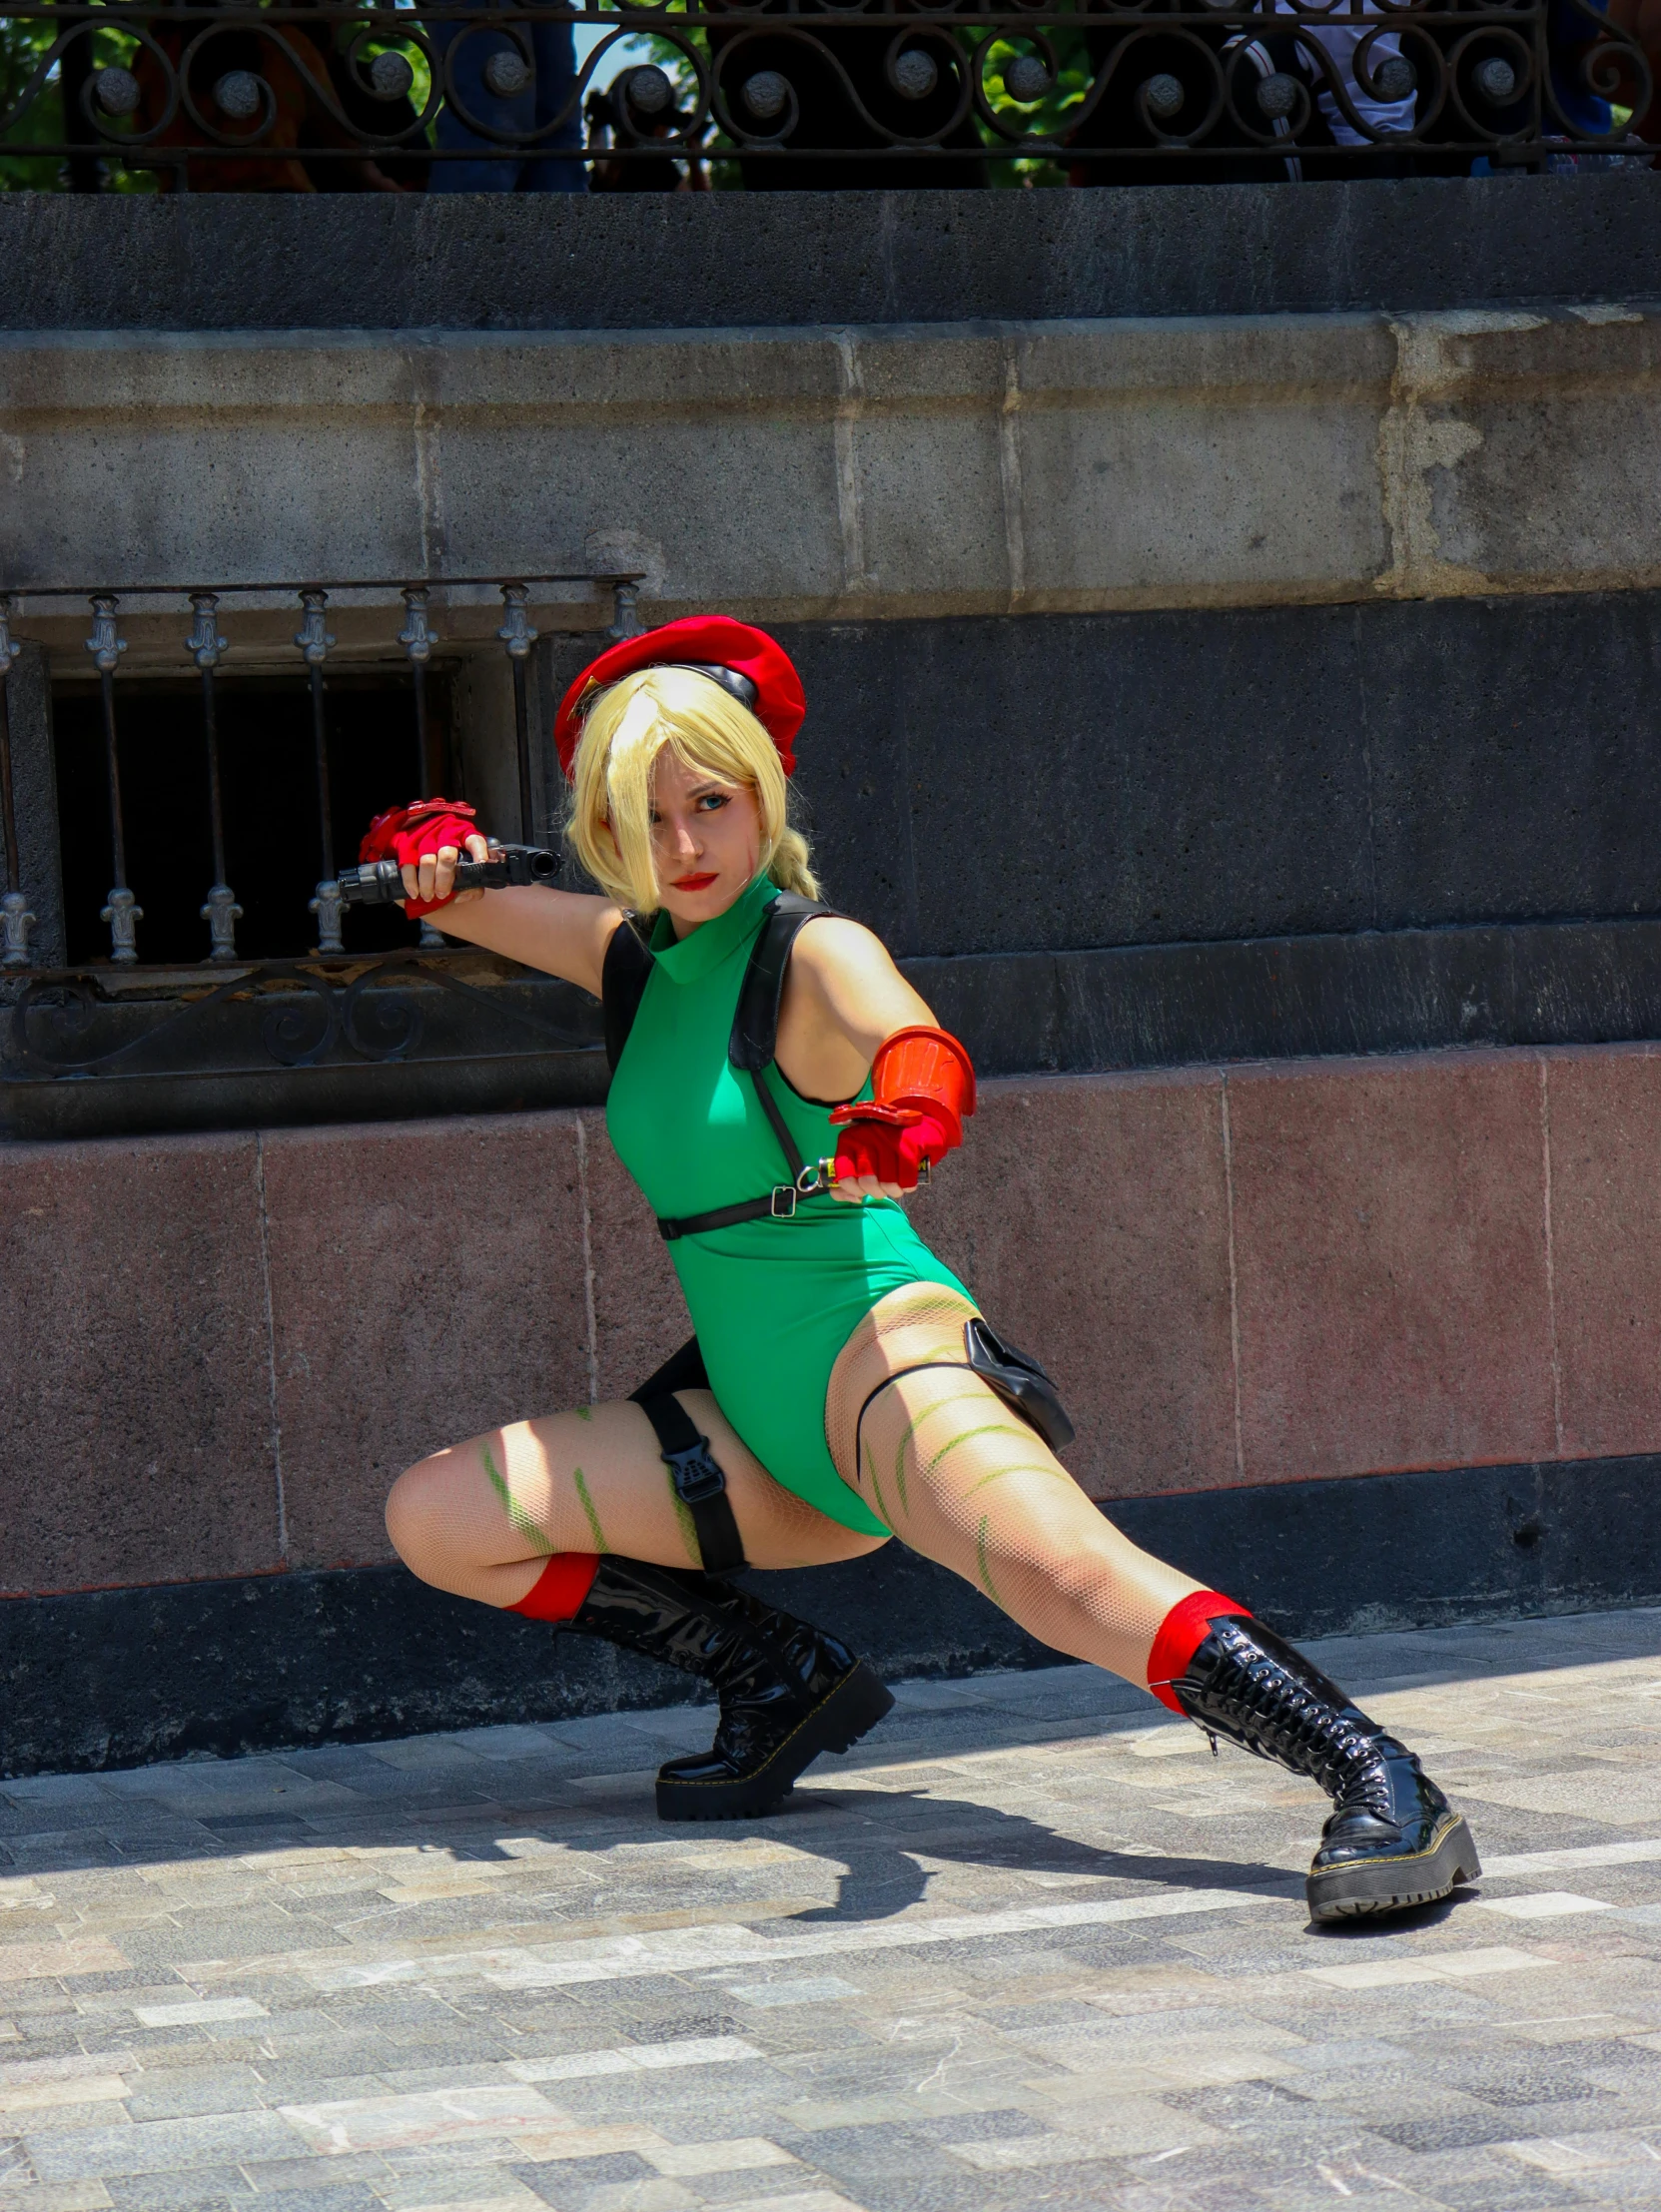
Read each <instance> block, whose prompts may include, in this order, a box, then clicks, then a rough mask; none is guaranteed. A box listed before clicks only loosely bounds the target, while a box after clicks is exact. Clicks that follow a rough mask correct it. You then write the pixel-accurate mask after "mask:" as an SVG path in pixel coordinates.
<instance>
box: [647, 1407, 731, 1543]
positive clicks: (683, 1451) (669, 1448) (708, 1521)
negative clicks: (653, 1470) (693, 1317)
mask: <svg viewBox="0 0 1661 2212" xmlns="http://www.w3.org/2000/svg"><path fill="white" fill-rule="evenodd" d="M634 1403H635V1404H636V1405H637V1406H638V1407H639V1408H640V1410H641V1412H642V1413H644V1415H645V1416H646V1419H647V1420H648V1421H649V1422H650V1423H651V1425H652V1427H653V1429H654V1430H655V1431H656V1432H657V1441H658V1445H659V1447H660V1449H661V1452H662V1457H663V1464H664V1466H665V1467H667V1468H668V1470H669V1481H670V1484H671V1486H672V1487H673V1490H674V1493H675V1496H676V1497H677V1498H678V1499H679V1500H680V1502H681V1504H682V1505H683V1506H685V1508H686V1510H687V1512H688V1513H689V1514H690V1515H691V1517H692V1530H693V1533H694V1535H695V1536H696V1537H697V1539H698V1551H699V1554H700V1556H701V1557H702V1560H703V1571H704V1573H705V1574H706V1575H735V1574H737V1573H738V1571H739V1569H740V1568H741V1567H742V1566H743V1565H744V1540H743V1538H742V1537H741V1536H740V1535H739V1533H738V1523H737V1522H736V1521H735V1520H734V1519H733V1514H732V1505H731V1502H730V1500H729V1499H728V1497H727V1478H726V1476H725V1475H724V1474H723V1473H722V1471H721V1467H720V1463H719V1461H718V1460H717V1459H716V1458H715V1456H714V1454H713V1453H712V1452H711V1451H710V1449H709V1438H708V1437H707V1436H700V1435H699V1434H698V1432H697V1430H696V1429H695V1428H694V1427H693V1425H692V1419H691V1416H690V1414H689V1413H688V1412H687V1410H686V1408H685V1407H684V1406H683V1405H682V1404H681V1402H680V1400H679V1399H678V1398H676V1397H674V1396H672V1395H671V1394H670V1393H669V1392H668V1391H666V1390H653V1389H651V1387H650V1385H649V1384H648V1385H647V1386H645V1388H644V1389H642V1390H637V1391H636V1392H635V1393H634Z"/></svg>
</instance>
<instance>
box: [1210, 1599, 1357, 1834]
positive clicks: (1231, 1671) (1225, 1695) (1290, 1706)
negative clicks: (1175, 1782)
mask: <svg viewBox="0 0 1661 2212" xmlns="http://www.w3.org/2000/svg"><path fill="white" fill-rule="evenodd" d="M1214 1633H1215V1634H1216V1635H1217V1637H1218V1641H1219V1642H1220V1644H1221V1645H1222V1647H1223V1662H1222V1664H1221V1665H1220V1666H1219V1667H1218V1668H1217V1670H1216V1671H1215V1672H1214V1674H1213V1675H1212V1678H1211V1680H1210V1681H1209V1682H1208V1683H1207V1684H1206V1686H1205V1689H1204V1691H1203V1693H1202V1703H1203V1704H1211V1703H1213V1702H1215V1703H1217V1704H1219V1705H1221V1706H1223V1707H1224V1708H1225V1710H1226V1711H1227V1713H1228V1716H1229V1718H1230V1719H1231V1720H1232V1721H1234V1722H1235V1723H1236V1724H1237V1726H1238V1727H1239V1728H1240V1729H1241V1731H1242V1734H1243V1735H1245V1736H1246V1738H1247V1739H1248V1742H1249V1749H1251V1750H1252V1751H1254V1752H1256V1753H1257V1754H1258V1756H1259V1757H1261V1758H1268V1759H1273V1760H1276V1761H1279V1762H1283V1763H1284V1764H1285V1765H1286V1766H1288V1767H1290V1768H1292V1769H1293V1771H1294V1772H1296V1773H1298V1774H1304V1775H1308V1776H1309V1777H1310V1779H1311V1780H1313V1781H1315V1782H1318V1783H1319V1785H1320V1787H1321V1788H1322V1789H1323V1790H1324V1791H1325V1792H1326V1794H1327V1796H1328V1797H1329V1798H1331V1799H1332V1801H1333V1804H1334V1806H1335V1807H1336V1810H1337V1811H1338V1812H1339V1813H1349V1812H1363V1811H1364V1812H1367V1813H1371V1814H1374V1815H1376V1816H1377V1818H1378V1819H1379V1820H1381V1821H1389V1822H1392V1823H1393V1822H1394V1819H1395V1808H1394V1804H1393V1802H1392V1799H1391V1795H1390V1784H1389V1774H1388V1771H1387V1769H1386V1767H1385V1763H1384V1758H1383V1754H1382V1753H1381V1752H1380V1750H1379V1748H1378V1739H1377V1737H1376V1736H1374V1735H1371V1734H1369V1733H1368V1732H1367V1731H1366V1730H1365V1729H1362V1728H1359V1727H1357V1726H1356V1724H1355V1722H1354V1721H1353V1720H1351V1719H1350V1718H1349V1716H1348V1715H1347V1714H1345V1713H1344V1712H1342V1711H1341V1710H1339V1709H1337V1708H1335V1707H1333V1706H1331V1705H1329V1704H1328V1703H1327V1702H1326V1700H1325V1699H1323V1698H1320V1697H1317V1696H1316V1695H1315V1694H1314V1692H1313V1691H1311V1690H1310V1689H1309V1688H1308V1686H1307V1685H1306V1684H1304V1683H1302V1682H1300V1681H1299V1680H1298V1678H1297V1677H1296V1675H1294V1674H1292V1673H1291V1672H1290V1671H1289V1670H1288V1669H1287V1668H1285V1667H1282V1666H1281V1665H1280V1663H1279V1662H1278V1660H1276V1659H1273V1658H1272V1657H1270V1655H1269V1654H1268V1653H1266V1652H1262V1651H1259V1650H1258V1649H1257V1648H1256V1646H1255V1645H1254V1644H1253V1643H1252V1642H1251V1640H1250V1639H1249V1637H1247V1636H1245V1635H1243V1634H1242V1633H1241V1632H1240V1631H1239V1630H1238V1629H1233V1628H1232V1625H1231V1624H1230V1623H1228V1622H1223V1621H1220V1622H1219V1623H1218V1624H1217V1625H1216V1629H1215V1631H1214ZM1197 1687H1198V1685H1197ZM1201 1725H1202V1727H1204V1726H1205V1722H1204V1721H1203V1720H1202V1723H1201Z"/></svg>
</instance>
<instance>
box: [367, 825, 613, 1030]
mask: <svg viewBox="0 0 1661 2212" xmlns="http://www.w3.org/2000/svg"><path fill="white" fill-rule="evenodd" d="M467 853H468V856H469V858H471V859H473V860H484V859H486V858H487V857H488V853H489V847H488V846H487V845H486V844H485V842H484V839H483V838H482V837H479V836H476V835H474V836H471V837H469V838H468V839H467ZM459 857H460V855H459V852H458V850H457V848H456V847H455V846H453V845H444V846H441V847H440V848H439V850H438V851H437V852H436V853H428V854H427V855H426V856H425V858H424V859H423V860H422V861H421V862H420V864H419V866H418V867H416V866H415V865H413V864H411V863H409V862H406V864H405V869H404V888H405V889H406V891H408V892H409V894H410V896H411V897H412V898H413V899H416V898H418V899H442V898H446V897H448V894H449V892H450V890H451V888H452V886H453V885H454V882H455V863H456V861H457V859H458V858H459ZM621 920H622V909H621V908H620V907H618V906H616V905H615V904H613V902H612V901H611V900H610V899H601V898H598V897H595V896H594V895H593V894H591V893H587V892H581V891H551V890H546V889H544V888H543V887H542V886H541V885H540V884H524V885H521V886H518V887H513V888H508V889H506V890H502V891H458V892H456V894H455V897H454V898H453V899H451V900H450V903H449V905H448V906H447V907H445V908H444V909H443V910H442V912H441V913H440V914H439V916H438V918H437V922H436V925H435V926H436V927H437V928H438V929H440V930H442V931H443V933H444V935H445V936H446V937H460V938H464V939H465V940H466V942H467V943H468V944H469V945H481V946H483V948H484V949H485V951H486V952H491V953H501V954H503V955H504V956H505V957H506V958H507V959H508V960H516V961H518V962H519V963H520V964H521V965H522V966H523V967H526V968H539V969H541V970H542V971H543V973H544V974H546V975H549V976H558V977H560V978H562V979H563V981H564V982H566V983H574V984H577V985H579V986H580V987H581V989H582V990H584V991H589V992H592V993H593V995H594V997H595V998H596V999H597V998H598V997H599V995H600V974H601V970H602V969H603V967H604V964H605V948H606V947H607V945H609V944H610V942H611V933H612V931H613V930H614V929H615V928H616V927H617V924H618V923H619V922H620V921H621Z"/></svg>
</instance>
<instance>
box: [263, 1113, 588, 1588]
mask: <svg viewBox="0 0 1661 2212" xmlns="http://www.w3.org/2000/svg"><path fill="white" fill-rule="evenodd" d="M261 1146H262V1155H263V1156H262V1166H263V1173H264V1185H265V1201H266V1212H267V1235H268V1240H269V1249H270V1286H271V1332H272V1358H273V1367H274V1373H275V1386H274V1387H275V1394H276V1409H277V1418H278V1424H279V1429H280V1433H281V1438H282V1451H283V1491H284V1500H285V1505H286V1509H287V1534H288V1552H287V1561H286V1563H287V1564H288V1565H290V1566H294V1567H339V1566H350V1565H358V1564H361V1563H363V1562H365V1561H374V1560H384V1559H388V1558H390V1557H391V1556H392V1550H391V1546H390V1545H389V1543H388V1540H387V1531H386V1527H385V1524H384V1522H383V1518H382V1510H383V1505H384V1502H385V1499H386V1496H387V1492H388V1490H389V1489H390V1487H391V1485H392V1483H393V1480H394V1478H395V1477H396V1476H397V1475H399V1474H400V1473H401V1472H402V1470H403V1469H404V1468H405V1467H407V1466H408V1465H410V1463H411V1462H412V1461H414V1460H416V1459H420V1458H423V1457H424V1456H425V1455H426V1454H427V1453H428V1452H432V1451H436V1450H437V1449H439V1447H440V1446H442V1445H445V1444H453V1443H457V1442H459V1441H460V1440H461V1439H462V1438H464V1437H467V1436H471V1435H473V1434H475V1433H476V1432H477V1431H478V1430H480V1429H485V1428H491V1427H494V1426H495V1425H496V1424H497V1423H498V1422H501V1421H508V1420H513V1419H515V1418H517V1417H520V1416H523V1415H527V1414H533V1413H543V1412H553V1411H555V1410H556V1409H557V1408H558V1407H560V1406H562V1405H569V1404H571V1403H573V1402H581V1401H583V1400H585V1399H586V1398H587V1395H588V1324H587V1315H586V1310H585V1298H584V1290H583V1275H582V1264H581V1252H582V1192H581V1165H580V1160H579V1157H578V1151H577V1128H576V1121H575V1117H574V1116H573V1115H571V1114H569V1113H524V1114H494V1115H490V1116H488V1117H479V1118H474V1119H467V1118H460V1117H457V1118H455V1119H453V1120H444V1121H422V1122H399V1123H392V1124H382V1125H379V1126H377V1125H373V1124H372V1125H368V1126H360V1127H339V1128H321V1129H286V1130H282V1131H278V1132H275V1133H272V1134H268V1135H266V1136H265V1137H263V1138H262V1139H261Z"/></svg>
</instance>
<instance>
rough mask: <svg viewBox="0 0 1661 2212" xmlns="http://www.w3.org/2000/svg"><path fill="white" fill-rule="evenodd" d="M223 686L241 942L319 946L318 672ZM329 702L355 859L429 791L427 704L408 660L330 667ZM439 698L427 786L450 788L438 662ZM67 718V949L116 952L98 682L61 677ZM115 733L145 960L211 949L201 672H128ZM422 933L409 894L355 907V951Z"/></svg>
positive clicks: (339, 788)
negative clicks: (110, 919)
mask: <svg viewBox="0 0 1661 2212" xmlns="http://www.w3.org/2000/svg"><path fill="white" fill-rule="evenodd" d="M216 692H217V701H218V720H219V759H220V782H221V789H222V792H223V803H224V814H225V859H226V875H227V879H228V881H229V882H230V885H231V888H232V890H233V891H235V893H236V895H237V901H238V904H239V905H240V906H241V907H242V909H243V919H242V920H241V921H240V922H239V923H238V924H237V951H238V954H239V956H241V957H244V958H248V959H252V960H273V959H283V958H288V957H292V956H293V955H295V954H297V953H306V952H310V951H311V950H312V948H313V947H314V946H315V945H316V944H317V920H316V917H315V916H314V915H312V914H311V913H309V912H308V902H309V901H310V900H311V898H312V896H313V893H314V891H315V890H316V887H317V883H318V879H319V877H320V876H321V875H322V873H323V839H322V835H321V831H320V827H319V821H318V802H317V776H316V770H315V766H314V762H313V753H312V703H311V693H310V690H309V688H308V685H307V683H306V680H305V679H304V678H300V679H290V678H276V679H271V678H253V677H250V678H239V677H235V676H230V677H223V678H221V679H220V681H219V682H218V684H217V686H216ZM325 702H326V715H327V722H326V727H327V732H328V746H329V780H330V799H331V806H330V815H331V826H332V829H333V833H334V839H335V865H336V867H337V868H346V867H350V866H351V865H352V864H353V863H354V862H355V861H356V860H357V858H358V846H359V842H360V840H361V839H362V837H363V834H364V832H365V830H366V829H367V828H368V827H369V824H370V821H371V818H372V817H373V816H375V815H376V814H379V813H380V812H382V810H383V809H384V808H387V807H390V806H396V805H399V804H400V803H402V802H403V801H405V800H408V799H411V798H414V797H415V790H416V780H415V779H416V760H415V708H414V703H413V699H412V694H411V683H410V679H409V677H408V676H403V675H399V676H391V677H389V676H387V675H379V676H378V675H363V676H346V675H342V676H334V675H332V676H331V677H330V679H329V687H328V690H327V692H326V694H325ZM426 705H427V734H428V760H427V783H426V788H427V789H428V790H431V789H434V788H436V789H438V790H442V791H446V792H448V791H450V790H451V789H452V783H453V769H452V767H451V765H450V764H451V761H452V758H453V755H452V748H451V746H450V743H449V728H450V723H449V699H448V687H447V685H446V684H445V682H444V680H443V677H442V675H441V673H439V672H438V671H436V670H428V672H427V677H426ZM53 730H54V739H55V745H56V753H57V769H58V819H59V821H60V822H61V823H62V825H63V829H62V847H63V885H64V915H65V923H66V927H67V934H68V944H69V957H70V960H71V961H72V962H73V963H76V964H80V963H83V962H94V961H105V960H108V958H109V955H110V933H109V930H108V928H107V927H106V925H105V924H104V923H103V922H101V921H100V919H99V912H100V909H101V908H102V907H103V906H104V904H105V902H106V900H107V899H108V897H109V892H110V886H111V884H112V882H113V881H114V877H113V875H112V872H111V846H110V808H109V784H108V778H107V775H106V770H105V761H104V720H103V707H102V702H101V700H100V696H99V693H98V692H97V691H95V690H93V689H91V688H90V687H88V686H86V685H75V686H73V687H65V688H64V689H63V690H61V691H58V692H56V693H55V694H54V698H53ZM116 732H117V756H118V759H119V762H120V768H121V811H122V820H123V824H124V827H125V830H126V843H127V878H128V882H129V883H130V884H131V886H132V888H133V891H134V893H135V895H136V897H137V899H138V903H139V905H140V907H141V908H142V909H143V912H144V920H143V921H142V922H141V923H140V924H139V959H140V961H141V963H142V964H143V965H144V966H146V967H149V966H152V965H157V964H161V963H169V964H172V963H188V962H197V961H204V960H206V959H207V957H208V949H209V937H208V925H207V923H206V922H205V921H203V920H202V919H201V908H202V904H203V902H204V900H205V899H206V898H207V895H208V889H209V886H210V885H211V884H212V883H213V881H214V846H213V833H212V828H211V824H210V818H209V811H208V765H207V748H206V743H205V740H204V737H203V726H202V690H201V686H200V684H193V683H165V684H164V683H156V684H151V683H144V682H141V683H132V682H128V683H124V684H121V685H119V686H118V687H117V691H116ZM455 795H456V796H461V794H459V793H456V794H455ZM417 934H418V933H417V930H416V927H415V923H413V922H408V921H406V919H405V917H404V915H403V914H402V913H401V912H400V911H399V909H398V908H396V907H374V908H361V907H360V908H349V909H348V910H347V913H346V918H345V937H346V944H347V950H348V951H349V952H352V953H378V952H390V951H392V950H394V949H395V948H397V947H398V946H401V945H414V944H415V942H416V939H417Z"/></svg>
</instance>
